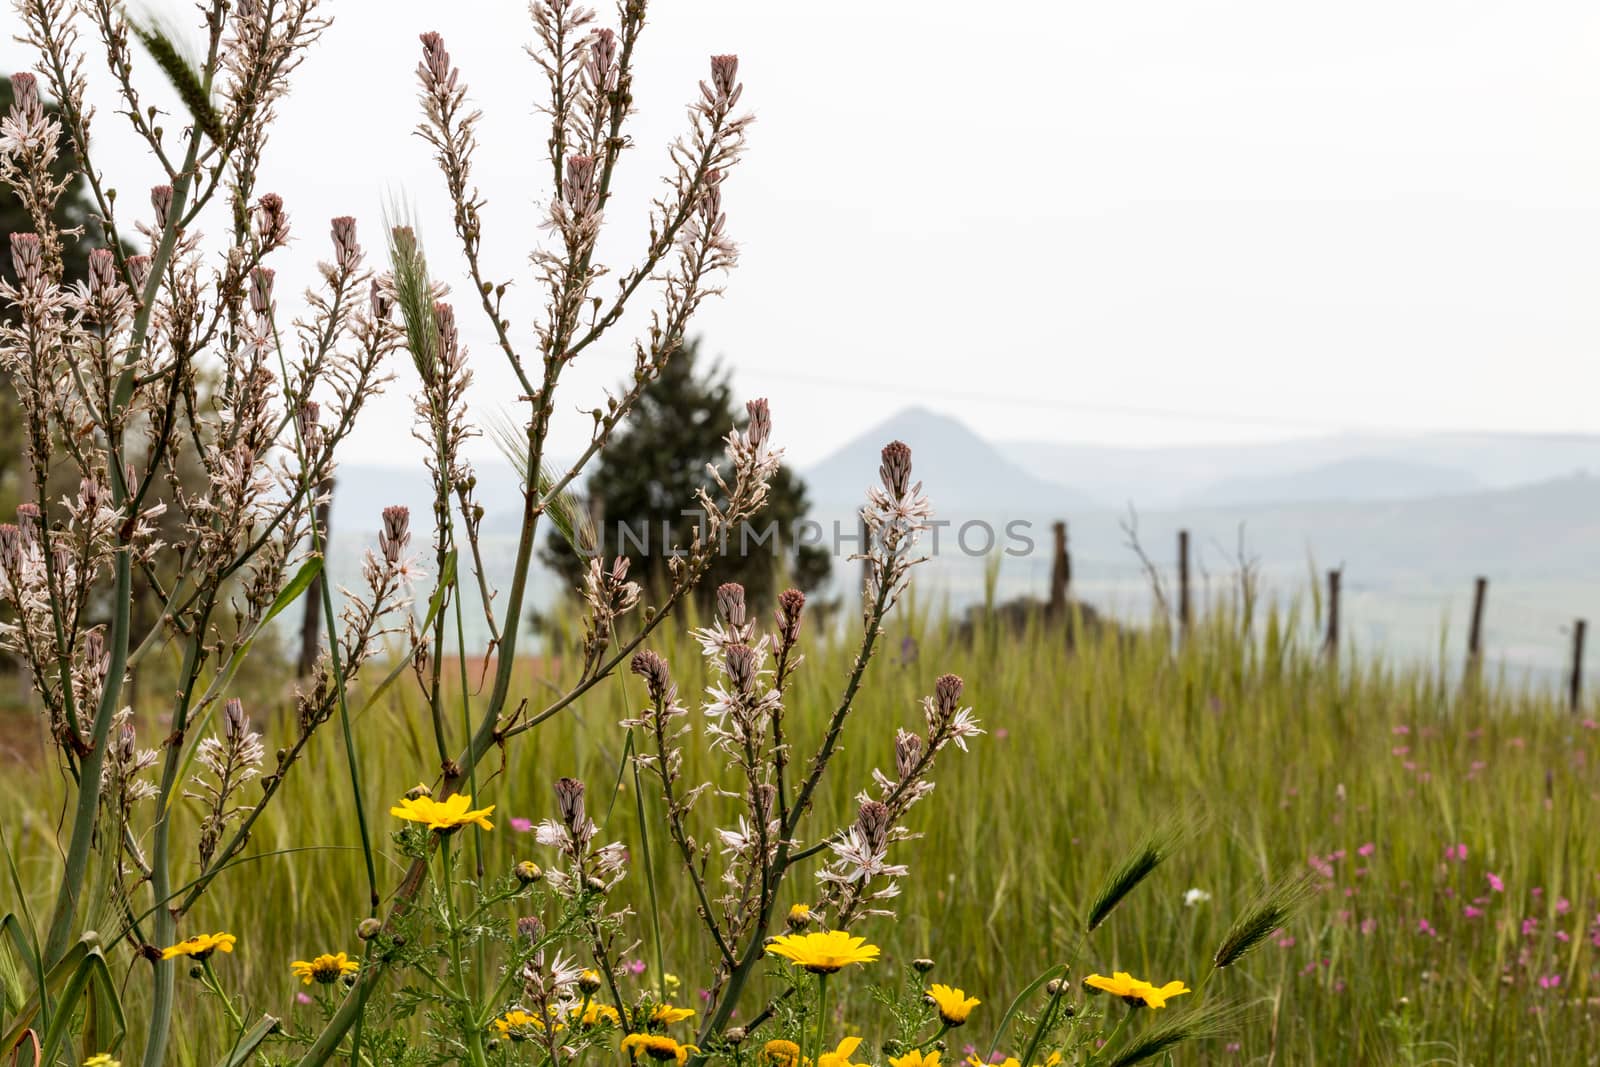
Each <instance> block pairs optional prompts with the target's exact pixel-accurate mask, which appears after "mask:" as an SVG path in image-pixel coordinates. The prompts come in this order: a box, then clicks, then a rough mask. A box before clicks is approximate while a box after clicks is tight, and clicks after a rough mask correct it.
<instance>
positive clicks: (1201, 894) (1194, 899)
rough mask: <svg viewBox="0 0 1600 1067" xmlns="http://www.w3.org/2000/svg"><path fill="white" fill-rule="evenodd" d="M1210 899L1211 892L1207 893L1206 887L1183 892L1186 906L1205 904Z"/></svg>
mask: <svg viewBox="0 0 1600 1067" xmlns="http://www.w3.org/2000/svg"><path fill="white" fill-rule="evenodd" d="M1210 899H1211V894H1210V893H1207V892H1206V891H1205V890H1204V889H1199V888H1195V889H1190V890H1189V891H1188V892H1186V893H1184V894H1183V906H1184V907H1186V908H1192V907H1194V906H1195V905H1196V904H1204V903H1205V902H1206V901H1208V900H1210Z"/></svg>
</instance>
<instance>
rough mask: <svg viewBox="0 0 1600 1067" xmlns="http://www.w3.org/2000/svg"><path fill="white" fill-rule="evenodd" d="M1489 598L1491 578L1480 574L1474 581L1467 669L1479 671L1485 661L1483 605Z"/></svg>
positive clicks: (1468, 636) (1468, 633) (1472, 671)
mask: <svg viewBox="0 0 1600 1067" xmlns="http://www.w3.org/2000/svg"><path fill="white" fill-rule="evenodd" d="M1488 598H1489V579H1487V578H1485V577H1483V576H1482V575H1479V576H1478V577H1477V579H1476V580H1474V582H1473V583H1472V624H1471V626H1470V627H1469V628H1468V629H1467V670H1468V671H1469V672H1471V673H1473V674H1476V673H1477V672H1478V669H1479V667H1480V666H1481V665H1482V663H1483V607H1484V601H1486V600H1487V599H1488Z"/></svg>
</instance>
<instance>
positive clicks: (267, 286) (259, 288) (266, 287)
mask: <svg viewBox="0 0 1600 1067" xmlns="http://www.w3.org/2000/svg"><path fill="white" fill-rule="evenodd" d="M277 273H278V272H277V271H275V270H273V269H272V268H271V267H256V268H255V269H254V270H252V271H251V272H250V310H251V311H254V312H255V313H256V314H257V315H260V316H262V317H266V316H267V315H270V314H271V313H272V279H273V278H275V277H276V276H277Z"/></svg>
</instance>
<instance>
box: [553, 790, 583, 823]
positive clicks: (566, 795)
mask: <svg viewBox="0 0 1600 1067" xmlns="http://www.w3.org/2000/svg"><path fill="white" fill-rule="evenodd" d="M556 807H557V808H559V809H560V811H561V821H562V822H564V823H566V824H567V827H568V828H569V829H571V828H575V827H577V826H578V825H579V824H580V823H582V822H584V821H585V819H586V818H587V816H586V814H585V812H584V806H583V783H582V782H580V781H578V779H576V778H557V779H556Z"/></svg>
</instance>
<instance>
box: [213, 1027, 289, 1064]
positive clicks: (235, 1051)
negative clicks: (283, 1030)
mask: <svg viewBox="0 0 1600 1067" xmlns="http://www.w3.org/2000/svg"><path fill="white" fill-rule="evenodd" d="M279 1025H280V1024H279V1022H278V1020H277V1019H276V1018H274V1017H273V1016H271V1015H263V1016H262V1017H261V1021H260V1022H258V1023H256V1024H255V1025H254V1026H252V1027H251V1028H250V1029H249V1030H247V1031H245V1033H244V1034H243V1036H241V1037H240V1038H239V1043H238V1044H237V1045H235V1046H234V1047H233V1048H232V1049H230V1050H229V1051H228V1054H227V1055H226V1056H224V1057H222V1059H220V1060H218V1061H217V1067H242V1065H243V1064H245V1063H247V1062H249V1060H250V1057H251V1056H254V1055H255V1054H256V1049H258V1048H260V1047H261V1043H262V1042H263V1041H265V1040H266V1039H267V1038H268V1037H270V1036H271V1035H272V1034H274V1033H276V1032H277V1030H278V1027H279Z"/></svg>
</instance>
